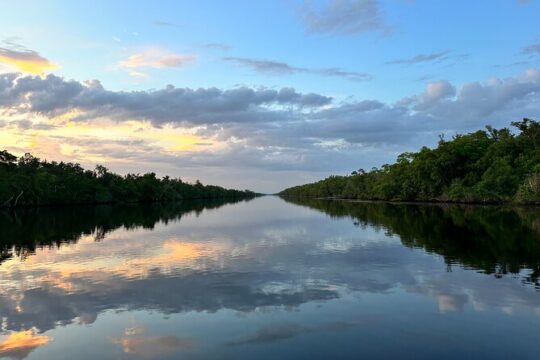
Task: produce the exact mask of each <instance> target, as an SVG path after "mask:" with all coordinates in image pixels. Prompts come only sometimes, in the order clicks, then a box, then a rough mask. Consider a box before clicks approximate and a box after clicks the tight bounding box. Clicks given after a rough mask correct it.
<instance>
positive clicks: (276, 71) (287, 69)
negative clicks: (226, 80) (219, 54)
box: [223, 56, 372, 81]
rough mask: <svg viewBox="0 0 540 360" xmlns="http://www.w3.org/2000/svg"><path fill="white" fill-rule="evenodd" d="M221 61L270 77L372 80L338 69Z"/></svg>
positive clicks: (230, 59) (259, 62) (265, 62)
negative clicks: (313, 76) (301, 75)
mask: <svg viewBox="0 0 540 360" xmlns="http://www.w3.org/2000/svg"><path fill="white" fill-rule="evenodd" d="M223 59H224V60H225V61H230V62H235V63H237V64H240V65H242V66H246V67H249V68H251V69H253V70H255V71H257V72H260V73H266V74H272V75H292V74H298V73H306V74H312V75H319V76H328V77H340V78H345V79H347V80H352V81H367V80H370V79H371V78H372V77H371V75H369V74H366V73H361V72H355V71H346V70H342V69H339V68H322V69H309V68H304V67H298V66H292V65H290V64H287V63H285V62H280V61H274V60H262V59H251V58H242V57H233V56H229V57H225V58H223Z"/></svg>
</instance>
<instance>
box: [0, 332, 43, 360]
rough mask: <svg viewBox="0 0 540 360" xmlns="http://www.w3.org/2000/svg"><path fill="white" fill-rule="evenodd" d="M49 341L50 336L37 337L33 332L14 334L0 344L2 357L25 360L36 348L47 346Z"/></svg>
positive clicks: (0, 355)
mask: <svg viewBox="0 0 540 360" xmlns="http://www.w3.org/2000/svg"><path fill="white" fill-rule="evenodd" d="M49 340H50V338H49V337H48V336H44V335H35V333H34V331H32V330H27V331H19V332H15V333H12V334H10V335H9V336H8V337H7V339H5V340H4V341H2V342H1V343H0V357H2V358H3V357H9V358H12V359H24V358H25V357H27V356H28V355H29V354H30V353H31V352H32V351H33V350H35V349H36V348H38V347H40V346H42V345H45V344H47V343H48V342H49Z"/></svg>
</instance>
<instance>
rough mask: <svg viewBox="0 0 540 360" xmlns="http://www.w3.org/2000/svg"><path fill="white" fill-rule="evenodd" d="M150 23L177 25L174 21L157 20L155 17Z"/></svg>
mask: <svg viewBox="0 0 540 360" xmlns="http://www.w3.org/2000/svg"><path fill="white" fill-rule="evenodd" d="M152 24H154V25H156V26H177V25H176V24H175V23H173V22H170V21H164V20H159V19H156V20H154V21H152Z"/></svg>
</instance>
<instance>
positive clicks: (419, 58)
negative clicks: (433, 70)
mask: <svg viewBox="0 0 540 360" xmlns="http://www.w3.org/2000/svg"><path fill="white" fill-rule="evenodd" d="M448 53H449V52H448V51H443V52H439V53H432V54H419V55H416V56H413V57H412V58H408V59H398V60H392V61H387V62H386V64H403V65H414V64H421V63H429V62H440V61H443V60H446V59H448Z"/></svg>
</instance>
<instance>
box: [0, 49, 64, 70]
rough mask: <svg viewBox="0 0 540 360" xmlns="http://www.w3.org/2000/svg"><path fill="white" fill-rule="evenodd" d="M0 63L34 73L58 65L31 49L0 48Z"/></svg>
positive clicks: (54, 67) (51, 68)
mask: <svg viewBox="0 0 540 360" xmlns="http://www.w3.org/2000/svg"><path fill="white" fill-rule="evenodd" d="M0 63H2V64H5V65H7V66H9V67H13V68H16V69H17V70H19V71H22V72H25V73H29V74H34V75H41V74H43V73H45V72H47V71H49V70H53V69H56V68H58V65H56V64H54V63H52V62H50V61H49V60H47V59H46V58H44V57H42V56H41V55H39V54H38V53H37V52H35V51H33V50H11V49H6V48H0Z"/></svg>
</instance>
